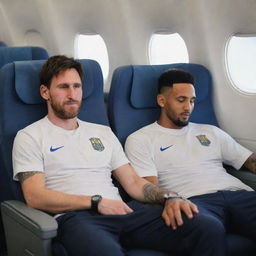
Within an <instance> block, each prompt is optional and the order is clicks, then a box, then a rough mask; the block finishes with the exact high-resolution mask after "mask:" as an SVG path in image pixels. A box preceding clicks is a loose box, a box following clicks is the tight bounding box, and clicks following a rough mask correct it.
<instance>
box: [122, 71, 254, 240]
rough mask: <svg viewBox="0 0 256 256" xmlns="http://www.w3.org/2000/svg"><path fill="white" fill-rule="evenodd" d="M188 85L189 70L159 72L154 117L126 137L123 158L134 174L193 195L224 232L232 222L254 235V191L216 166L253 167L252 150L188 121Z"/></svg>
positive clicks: (237, 229)
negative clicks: (159, 111)
mask: <svg viewBox="0 0 256 256" xmlns="http://www.w3.org/2000/svg"><path fill="white" fill-rule="evenodd" d="M193 85H194V78H193V76H192V75H191V74H190V73H188V72H186V71H183V70H179V69H170V70H167V71H166V72H164V73H163V74H162V75H161V76H160V78H159V87H158V95H157V102H158V105H159V106H160V108H161V113H160V117H159V119H158V121H156V122H155V123H153V124H150V125H148V126H145V127H143V128H141V129H140V130H138V131H136V132H134V133H133V134H131V135H130V136H129V137H128V138H127V140H126V144H125V150H126V154H127V156H128V159H129V160H130V162H131V165H132V166H133V167H134V169H135V171H136V172H137V173H138V174H139V176H141V177H144V178H145V179H146V180H148V181H150V182H151V183H153V184H155V185H158V186H159V187H160V188H162V189H166V190H168V191H170V190H173V191H176V192H177V193H178V194H179V195H181V196H182V197H184V198H186V199H189V200H191V201H193V202H194V203H196V204H197V205H198V206H199V210H200V213H201V214H204V215H205V216H206V217H208V218H209V219H212V220H215V221H216V223H218V225H219V226H221V227H222V229H223V230H224V232H226V231H229V230H230V228H232V229H233V231H234V232H237V233H238V234H241V235H244V236H247V237H249V238H251V239H253V240H255V241H256V193H255V191H253V189H252V188H250V187H249V186H247V185H245V184H244V183H242V182H241V181H240V180H238V179H236V178H235V177H233V176H231V175H230V174H228V173H227V172H226V170H225V169H224V168H223V166H222V164H223V163H225V164H228V165H232V166H233V167H235V168H236V169H240V168H241V166H245V167H247V168H248V169H249V170H250V171H252V172H254V173H255V172H256V155H255V154H254V153H252V152H251V151H250V150H248V149H246V148H244V147H243V146H241V145H240V144H238V143H237V142H235V140H234V139H233V138H231V136H229V135H228V134H227V133H225V132H224V131H222V130H221V129H219V128H217V127H215V126H212V125H206V124H196V123H191V122H189V117H190V115H191V113H192V111H193V108H194V103H195V98H196V94H195V89H194V86H193ZM219 226H216V227H217V228H218V229H219V228H220V227H219ZM208 230H209V229H208Z"/></svg>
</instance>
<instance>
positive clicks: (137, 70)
mask: <svg viewBox="0 0 256 256" xmlns="http://www.w3.org/2000/svg"><path fill="white" fill-rule="evenodd" d="M132 68H133V80H132V88H131V98H130V100H131V105H132V106H133V107H134V108H137V109H143V108H156V107H158V105H157V101H156V95H157V87H158V86H157V85H158V78H159V76H160V75H161V74H162V73H163V72H164V71H166V70H167V69H171V68H179V69H183V70H185V71H188V72H190V73H191V74H192V75H193V76H194V78H195V85H194V86H195V90H196V96H197V98H196V103H199V102H201V101H203V100H205V99H206V98H207V97H208V93H209V86H210V83H211V76H210V73H209V71H208V70H207V69H206V68H205V67H203V66H201V65H198V64H187V63H181V64H168V65H153V66H148V65H145V66H143V65H139V66H136V65H135V66H133V67H132ZM145 95H146V97H145Z"/></svg>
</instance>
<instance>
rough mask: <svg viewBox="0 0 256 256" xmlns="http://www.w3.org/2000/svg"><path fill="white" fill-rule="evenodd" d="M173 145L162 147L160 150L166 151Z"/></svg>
mask: <svg viewBox="0 0 256 256" xmlns="http://www.w3.org/2000/svg"><path fill="white" fill-rule="evenodd" d="M172 146H173V145H171V146H168V147H165V148H163V147H161V148H160V150H161V151H165V150H166V149H168V148H170V147H172Z"/></svg>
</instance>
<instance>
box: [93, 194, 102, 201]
mask: <svg viewBox="0 0 256 256" xmlns="http://www.w3.org/2000/svg"><path fill="white" fill-rule="evenodd" d="M100 199H101V196H100V195H94V196H92V200H93V201H94V202H97V201H99V200H100Z"/></svg>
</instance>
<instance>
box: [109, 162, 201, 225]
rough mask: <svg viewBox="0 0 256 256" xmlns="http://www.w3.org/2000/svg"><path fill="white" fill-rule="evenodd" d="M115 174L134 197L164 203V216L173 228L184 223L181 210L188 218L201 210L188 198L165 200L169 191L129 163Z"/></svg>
mask: <svg viewBox="0 0 256 256" xmlns="http://www.w3.org/2000/svg"><path fill="white" fill-rule="evenodd" d="M113 174H114V176H115V177H116V179H117V180H118V181H119V182H120V184H121V185H122V186H123V188H124V189H125V191H126V192H127V193H128V194H129V195H130V196H131V197H132V198H134V199H137V200H139V201H142V202H145V203H152V204H163V205H164V210H163V213H162V217H163V218H164V220H165V222H166V225H168V226H172V228H173V229H176V227H177V225H178V226H180V225H182V224H183V221H182V216H181V212H184V213H185V214H186V216H187V217H188V218H192V217H193V213H198V212H199V211H198V209H197V206H196V205H195V204H193V203H192V202H190V201H188V200H183V199H169V200H166V201H165V200H164V194H166V193H168V191H165V190H162V189H160V188H159V187H158V186H156V185H154V184H152V183H150V182H148V181H147V180H145V179H143V178H141V177H139V176H138V175H137V174H136V172H135V171H134V170H133V168H132V167H131V165H129V164H126V165H123V166H121V167H119V168H117V169H116V170H114V172H113Z"/></svg>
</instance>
